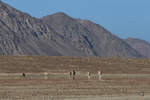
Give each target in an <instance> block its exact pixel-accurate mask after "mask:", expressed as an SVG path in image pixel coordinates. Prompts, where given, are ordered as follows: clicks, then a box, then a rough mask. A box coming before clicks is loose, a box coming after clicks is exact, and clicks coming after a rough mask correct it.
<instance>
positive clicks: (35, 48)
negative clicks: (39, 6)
mask: <svg viewBox="0 0 150 100" xmlns="http://www.w3.org/2000/svg"><path fill="white" fill-rule="evenodd" d="M0 54H1V55H42V56H84V57H114V56H116V57H131V58H134V57H142V55H141V54H140V53H138V52H137V51H136V50H135V49H133V48H132V47H131V46H130V45H128V44H127V43H126V42H125V41H123V40H122V39H120V38H118V37H117V36H115V35H113V34H111V33H110V32H109V31H107V30H106V29H104V28H103V27H102V26H100V25H98V24H95V23H93V22H91V21H88V20H80V19H75V18H72V17H70V16H68V15H66V14H65V13H62V12H59V13H56V14H53V15H49V16H45V17H43V18H40V19H38V18H35V17H32V16H30V15H29V14H27V13H23V12H20V11H18V10H16V9H14V8H13V7H11V6H9V5H7V4H5V3H3V2H2V1H0Z"/></svg>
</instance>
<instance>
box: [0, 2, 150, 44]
mask: <svg viewBox="0 0 150 100" xmlns="http://www.w3.org/2000/svg"><path fill="white" fill-rule="evenodd" d="M2 1H4V2H5V3H8V4H10V5H11V6H12V7H14V8H16V9H18V10H21V11H23V12H26V13H29V14H30V15H31V16H34V17H37V18H40V17H43V16H46V15H50V14H54V13H57V12H64V13H66V14H68V15H69V16H71V17H73V18H80V19H88V20H91V21H93V22H95V23H97V24H100V25H102V26H103V27H105V28H106V29H107V30H109V31H110V32H112V33H113V34H115V35H117V36H119V37H121V38H128V37H133V38H139V39H144V40H147V41H149V42H150V35H149V33H150V30H149V27H148V26H150V14H148V11H149V9H150V1H148V0H132V1H131V0H122V1H120V0H113V1H108V0H95V1H91V0H82V1H80V0H76V1H71V0H63V1H59V0H51V1H50V0H44V1H42V0H38V1H35V0H30V1H27V0H24V1H19V0H2Z"/></svg>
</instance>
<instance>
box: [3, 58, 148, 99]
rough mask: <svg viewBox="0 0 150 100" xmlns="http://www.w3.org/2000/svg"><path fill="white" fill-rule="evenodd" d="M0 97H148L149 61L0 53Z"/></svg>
mask: <svg viewBox="0 0 150 100" xmlns="http://www.w3.org/2000/svg"><path fill="white" fill-rule="evenodd" d="M72 70H75V71H76V73H77V74H76V75H75V77H74V78H73V76H70V72H71V71H72ZM98 71H102V72H103V74H102V79H101V80H99V77H98V74H97V73H98ZM45 72H46V74H45ZM88 72H89V73H90V78H89V77H88V76H87V73H88ZM22 73H25V75H26V76H25V77H24V76H22ZM0 100H150V60H149V59H117V58H111V59H110V58H109V59H98V58H92V59H89V58H71V57H38V56H37V57H31V56H20V57H19V56H1V57H0Z"/></svg>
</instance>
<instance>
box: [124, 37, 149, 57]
mask: <svg viewBox="0 0 150 100" xmlns="http://www.w3.org/2000/svg"><path fill="white" fill-rule="evenodd" d="M125 41H126V42H127V43H128V44H129V45H130V46H131V47H133V48H134V49H136V50H137V51H138V52H139V53H141V54H142V55H143V56H145V57H147V58H150V43H148V42H147V41H144V40H140V39H135V38H128V39H125Z"/></svg>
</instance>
